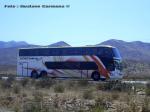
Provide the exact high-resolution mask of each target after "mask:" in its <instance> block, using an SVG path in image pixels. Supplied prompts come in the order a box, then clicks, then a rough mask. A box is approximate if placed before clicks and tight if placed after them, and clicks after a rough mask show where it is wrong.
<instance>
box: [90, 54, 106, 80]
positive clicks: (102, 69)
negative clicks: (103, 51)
mask: <svg viewBox="0 0 150 112" xmlns="http://www.w3.org/2000/svg"><path fill="white" fill-rule="evenodd" d="M91 58H92V59H93V60H94V61H95V63H96V64H97V66H98V71H99V72H100V74H101V75H103V76H104V77H106V78H109V72H108V71H107V69H106V68H104V67H103V65H102V64H101V63H102V62H99V60H98V59H96V57H95V56H94V55H92V56H91ZM100 61H101V60H100Z"/></svg>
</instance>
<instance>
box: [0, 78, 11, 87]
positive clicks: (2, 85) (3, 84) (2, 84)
mask: <svg viewBox="0 0 150 112" xmlns="http://www.w3.org/2000/svg"><path fill="white" fill-rule="evenodd" d="M11 86H12V83H11V82H8V81H7V80H2V81H1V87H2V88H3V89H8V88H11Z"/></svg>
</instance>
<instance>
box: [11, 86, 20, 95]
mask: <svg viewBox="0 0 150 112" xmlns="http://www.w3.org/2000/svg"><path fill="white" fill-rule="evenodd" d="M12 90H13V92H14V93H15V94H19V93H20V91H21V87H20V85H19V84H13V86H12Z"/></svg>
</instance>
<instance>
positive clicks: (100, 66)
mask: <svg viewBox="0 0 150 112" xmlns="http://www.w3.org/2000/svg"><path fill="white" fill-rule="evenodd" d="M17 61H18V62H17V74H18V75H19V76H22V77H26V76H27V77H32V78H39V77H44V76H48V77H53V78H86V79H93V80H95V81H98V80H106V79H120V78H122V76H123V74H122V72H121V70H122V67H121V63H122V58H121V56H120V53H119V51H118V49H117V48H115V47H113V46H105V45H102V46H96V47H91V46H87V47H43V48H42V47H40V48H21V49H19V53H18V59H17Z"/></svg>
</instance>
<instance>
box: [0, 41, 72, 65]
mask: <svg viewBox="0 0 150 112" xmlns="http://www.w3.org/2000/svg"><path fill="white" fill-rule="evenodd" d="M60 46H70V45H69V44H67V43H66V42H64V41H60V42H56V43H54V44H50V45H48V47H60ZM29 47H31V48H32V47H42V46H39V45H33V44H28V43H26V42H24V41H20V42H16V41H9V42H3V41H0V65H16V62H17V54H18V49H19V48H29ZM45 47H47V46H45Z"/></svg>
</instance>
